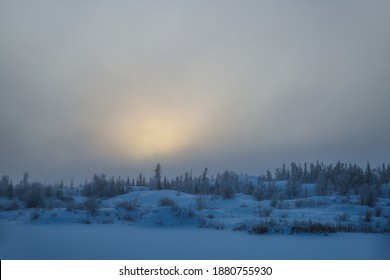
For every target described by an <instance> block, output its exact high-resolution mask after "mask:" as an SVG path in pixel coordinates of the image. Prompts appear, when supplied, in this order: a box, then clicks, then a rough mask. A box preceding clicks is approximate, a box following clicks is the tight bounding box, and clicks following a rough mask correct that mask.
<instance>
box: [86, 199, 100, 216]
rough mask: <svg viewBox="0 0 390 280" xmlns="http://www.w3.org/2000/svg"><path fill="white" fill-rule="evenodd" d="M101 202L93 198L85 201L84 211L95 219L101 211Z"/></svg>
mask: <svg viewBox="0 0 390 280" xmlns="http://www.w3.org/2000/svg"><path fill="white" fill-rule="evenodd" d="M100 204H101V201H100V200H99V199H97V198H94V197H91V198H88V199H87V200H86V201H84V209H85V210H87V211H88V213H89V215H91V216H92V217H95V216H96V215H97V213H98V211H99V208H100Z"/></svg>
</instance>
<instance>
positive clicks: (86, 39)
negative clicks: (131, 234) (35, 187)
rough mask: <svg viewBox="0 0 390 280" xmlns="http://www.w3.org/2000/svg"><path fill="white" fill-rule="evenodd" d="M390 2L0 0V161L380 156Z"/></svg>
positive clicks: (256, 162) (210, 161) (119, 163)
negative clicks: (35, 1)
mask: <svg viewBox="0 0 390 280" xmlns="http://www.w3.org/2000/svg"><path fill="white" fill-rule="evenodd" d="M388 9H389V4H388V3H387V2H386V1H377V2H376V4H375V5H369V4H367V3H365V2H364V1H346V2H345V1H344V2H326V3H322V2H321V3H319V2H318V3H317V2H316V3H313V2H312V1H299V2H296V3H286V2H285V3H283V2H275V1H262V2H258V1H243V2H240V3H238V2H236V1H214V2H211V3H210V2H209V1H196V2H193V1H167V2H164V3H161V2H153V3H152V2H146V1H136V2H134V1H132V2H120V1H113V2H110V3H108V2H104V1H91V2H89V1H86V2H83V3H75V2H69V3H65V2H55V1H38V2H37V3H30V2H29V1H17V2H16V1H2V2H1V3H0V36H1V38H2V44H1V45H0V61H1V64H0V74H1V75H0V98H1V102H0V117H1V118H0V131H2V135H4V136H2V138H1V145H0V155H1V161H0V168H2V170H4V171H5V172H8V173H12V174H21V173H22V172H23V171H24V170H29V171H31V173H33V172H36V173H37V174H40V175H39V176H41V177H55V176H62V175H59V174H65V173H66V174H65V175H64V176H67V174H69V176H72V174H75V173H78V174H81V175H83V176H84V177H85V176H88V175H89V174H90V173H91V172H99V171H102V172H114V173H115V172H118V173H120V172H122V171H124V172H133V171H128V170H129V169H134V170H136V171H134V172H138V170H143V168H145V166H151V165H154V164H155V162H157V161H162V163H163V165H164V162H165V163H166V165H164V166H168V168H170V170H171V171H172V172H171V173H172V174H175V175H176V174H177V172H182V171H183V168H184V166H186V168H188V169H190V168H194V169H196V168H198V169H201V168H203V167H205V166H206V165H207V166H212V167H213V168H214V169H215V170H221V169H225V168H226V169H227V168H234V169H237V170H238V171H243V172H250V173H251V172H252V173H254V172H257V171H258V170H259V169H261V168H272V167H274V166H275V165H278V164H281V163H282V162H286V163H288V162H290V161H291V160H298V161H306V160H307V161H310V160H316V159H319V160H330V161H334V160H342V161H358V162H365V161H366V160H371V161H374V162H378V163H380V162H381V161H385V160H386V159H388V158H389V156H390V150H389V149H388V145H387V143H388V142H389V140H390V132H389V130H388V129H387V126H388V121H387V120H389V119H390V113H389V110H388V108H389V106H390V95H389V94H388V92H389V89H390V82H389V81H388V77H389V74H390V66H389V65H390V63H389V62H390V57H389V56H390V55H389V52H388V50H389V49H390V39H389V38H390V34H389V31H388V28H387V27H388V26H389V19H388V17H387V15H386V11H388ZM150 147H154V148H150ZM141 155H145V157H144V158H142V156H141ZM146 155H148V156H146ZM275 167H276V166H275ZM85 173H88V174H85Z"/></svg>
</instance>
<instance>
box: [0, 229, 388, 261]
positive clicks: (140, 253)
mask: <svg viewBox="0 0 390 280" xmlns="http://www.w3.org/2000/svg"><path fill="white" fill-rule="evenodd" d="M1 232H2V236H1V239H0V248H1V249H0V259H130V260H131V259H138V260H147V259H186V260H191V259H222V260H223V259H309V260H310V259H387V260H388V259H390V237H389V236H388V235H382V234H363V233H337V234H333V235H329V236H324V235H312V234H309V235H307V234H305V235H278V234H270V235H251V234H247V233H244V232H233V231H229V230H223V231H216V230H210V229H199V228H193V227H175V228H151V227H141V226H129V225H126V224H114V225H102V224H93V225H80V224H56V225H51V226H47V225H42V224H21V223H15V222H2V224H1Z"/></svg>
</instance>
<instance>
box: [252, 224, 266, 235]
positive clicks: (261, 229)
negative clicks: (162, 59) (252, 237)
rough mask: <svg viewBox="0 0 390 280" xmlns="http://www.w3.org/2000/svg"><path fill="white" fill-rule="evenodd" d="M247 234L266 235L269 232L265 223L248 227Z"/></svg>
mask: <svg viewBox="0 0 390 280" xmlns="http://www.w3.org/2000/svg"><path fill="white" fill-rule="evenodd" d="M248 232H249V233H251V234H266V233H267V232H269V225H268V224H267V223H265V222H261V223H258V224H254V225H252V226H251V227H250V229H249V231H248Z"/></svg>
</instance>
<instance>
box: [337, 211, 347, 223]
mask: <svg viewBox="0 0 390 280" xmlns="http://www.w3.org/2000/svg"><path fill="white" fill-rule="evenodd" d="M334 219H335V220H336V222H346V221H348V220H349V215H348V214H347V213H341V214H339V215H337V216H336V217H335V218H334Z"/></svg>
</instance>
